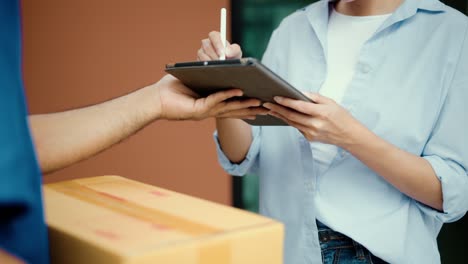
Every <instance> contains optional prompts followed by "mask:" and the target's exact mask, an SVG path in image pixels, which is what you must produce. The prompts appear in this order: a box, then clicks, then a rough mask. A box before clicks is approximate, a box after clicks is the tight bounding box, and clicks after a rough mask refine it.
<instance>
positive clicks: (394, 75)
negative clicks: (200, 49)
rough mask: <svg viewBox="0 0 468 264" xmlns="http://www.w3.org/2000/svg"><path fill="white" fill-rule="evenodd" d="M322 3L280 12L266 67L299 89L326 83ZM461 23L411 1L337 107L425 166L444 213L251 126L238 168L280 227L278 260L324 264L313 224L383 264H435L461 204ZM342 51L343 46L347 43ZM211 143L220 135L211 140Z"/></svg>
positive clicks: (464, 23)
mask: <svg viewBox="0 0 468 264" xmlns="http://www.w3.org/2000/svg"><path fill="white" fill-rule="evenodd" d="M330 8H331V4H330V1H329V0H323V1H320V2H317V3H314V4H312V5H310V6H308V7H307V8H305V9H303V10H301V11H298V12H296V13H294V14H292V15H291V16H289V17H287V18H286V19H285V20H284V21H283V22H282V23H281V25H280V26H279V28H278V29H277V30H275V31H274V33H273V35H272V37H271V40H270V43H269V45H268V48H267V51H266V52H265V54H264V58H263V62H264V63H265V64H266V65H267V66H268V67H269V68H271V69H272V70H273V71H275V72H276V73H277V74H279V75H280V76H281V77H283V78H284V79H286V80H287V81H288V82H290V83H291V84H292V85H294V86H295V87H296V88H298V89H299V90H303V91H312V92H318V90H319V88H320V87H321V85H322V83H323V81H324V79H325V77H326V74H327V72H326V69H327V67H326V61H327V58H326V54H327V52H326V49H327V25H328V16H329V13H330V10H331V9H330ZM467 29H468V19H467V18H466V16H464V15H462V14H461V13H459V12H458V11H456V10H454V9H452V8H450V7H448V6H445V5H444V4H442V3H440V2H439V1H437V0H406V1H405V2H404V3H403V4H402V5H401V6H400V7H399V8H398V9H397V10H395V12H394V13H393V14H392V15H391V16H390V17H389V18H388V19H387V20H386V21H385V22H384V23H383V24H382V25H381V27H380V28H379V29H378V30H377V32H376V33H375V34H374V35H373V36H372V37H371V38H370V39H369V40H368V41H367V42H366V43H365V44H364V46H363V47H362V50H361V52H360V55H359V59H358V63H357V65H356V72H355V75H354V77H353V79H352V81H351V83H350V85H349V87H348V89H347V92H346V94H345V95H344V97H343V100H342V106H343V107H344V108H345V109H347V110H348V111H349V112H350V113H351V114H352V115H353V116H354V117H355V118H356V119H358V120H359V121H360V122H361V123H363V124H364V125H365V126H366V127H367V128H369V129H370V130H372V131H373V132H374V133H375V134H377V135H378V136H380V137H381V138H383V139H385V140H386V141H388V142H390V143H392V144H394V145H395V146H397V147H399V148H401V149H403V150H405V151H408V152H410V153H412V154H414V155H418V156H421V157H423V158H424V159H426V160H427V161H428V162H429V163H430V164H431V165H432V168H433V169H434V171H435V173H436V175H437V176H438V178H439V179H440V181H441V184H442V191H443V212H439V211H437V210H434V209H432V208H429V207H427V206H425V205H423V204H421V203H419V202H418V201H416V200H413V199H411V198H410V197H408V196H406V195H405V194H403V193H401V192H400V191H399V190H398V189H396V188H395V187H393V186H392V185H391V184H389V183H388V182H386V181H385V180H384V179H383V178H382V177H380V176H379V175H377V174H376V173H375V172H374V171H372V170H371V169H369V168H368V167H367V166H366V165H365V164H363V163H362V162H360V161H359V160H358V159H356V158H355V157H353V156H352V155H351V154H350V153H348V152H346V151H345V150H343V149H339V151H338V153H337V154H336V156H335V158H334V159H333V160H332V161H331V163H330V164H329V166H328V168H327V169H326V170H325V171H323V172H318V170H317V167H316V166H315V165H314V153H312V151H311V148H310V144H309V142H308V141H307V140H306V139H305V138H304V137H303V136H302V134H301V133H299V132H298V131H297V130H296V129H295V128H292V127H252V133H253V142H252V144H251V146H250V149H249V151H248V154H247V156H246V158H245V160H244V161H242V162H241V163H240V164H233V163H231V162H230V161H229V160H228V159H227V157H226V156H225V155H224V153H223V152H222V150H221V149H220V147H219V144H218V154H219V161H220V163H221V164H222V166H223V167H224V169H225V170H226V171H227V172H228V173H229V174H232V175H244V174H246V173H254V174H256V175H258V177H259V182H260V197H259V202H260V212H261V213H262V214H264V215H266V216H269V217H272V218H275V219H278V220H280V221H282V222H283V223H284V224H285V226H286V238H285V263H288V264H290V263H320V262H321V252H320V246H319V241H318V236H317V226H316V218H317V216H320V219H319V220H320V221H321V222H323V223H325V224H326V225H328V226H329V227H331V228H332V229H334V230H336V231H338V232H341V233H344V234H345V235H347V236H349V237H351V238H352V239H354V240H356V241H357V242H359V243H361V244H363V245H364V246H365V247H366V248H368V249H369V250H370V251H371V252H372V253H373V254H374V255H376V256H378V257H380V258H382V259H383V260H385V261H387V262H390V263H440V256H439V253H438V248H437V241H436V237H437V235H438V233H439V231H440V228H441V226H442V224H443V223H444V222H449V221H455V220H457V219H459V218H461V217H462V216H463V215H464V214H465V213H466V211H467V209H468V176H467V168H468V140H467V137H466V131H468V122H467V121H468V119H467V117H466V112H467V111H466V110H467V103H466V101H468V39H467ZM343 47H344V48H346V44H345V43H344V44H343ZM215 140H216V142H218V140H217V135H216V133H215Z"/></svg>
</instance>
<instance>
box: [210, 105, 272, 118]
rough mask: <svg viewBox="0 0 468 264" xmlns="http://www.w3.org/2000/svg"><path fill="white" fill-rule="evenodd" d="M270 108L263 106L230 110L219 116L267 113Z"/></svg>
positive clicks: (238, 116) (244, 115) (231, 116)
mask: <svg viewBox="0 0 468 264" xmlns="http://www.w3.org/2000/svg"><path fill="white" fill-rule="evenodd" d="M268 112H269V111H268V110H266V109H265V108H263V107H253V108H246V109H240V110H234V111H229V112H225V113H220V114H218V115H217V117H221V118H244V117H246V116H256V115H266V114H268Z"/></svg>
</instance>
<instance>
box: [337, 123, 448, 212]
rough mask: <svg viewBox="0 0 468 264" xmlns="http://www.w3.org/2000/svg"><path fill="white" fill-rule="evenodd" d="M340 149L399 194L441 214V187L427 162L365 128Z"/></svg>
mask: <svg viewBox="0 0 468 264" xmlns="http://www.w3.org/2000/svg"><path fill="white" fill-rule="evenodd" d="M357 130H358V131H355V133H354V135H356V136H355V137H354V138H353V139H352V140H351V141H350V142H349V143H347V144H346V145H345V146H342V147H343V148H345V149H346V150H348V151H349V152H350V153H351V154H353V155H354V156H355V157H356V158H358V159H359V160H361V161H362V162H363V163H364V164H366V165H367V166H368V167H369V168H370V169H372V170H373V171H375V172H376V173H377V174H379V175H380V176H381V177H383V178H384V179H385V180H386V181H387V182H389V183H390V184H392V185H393V186H395V187H396V188H397V189H398V190H400V191H401V192H402V193H405V194H406V195H408V196H409V197H411V198H413V199H415V200H417V201H419V202H421V203H424V204H426V205H428V206H430V207H432V208H435V209H437V210H440V211H442V209H443V208H442V202H443V200H442V187H441V183H440V180H439V179H438V178H437V176H436V174H435V172H434V170H433V169H432V167H431V165H430V164H429V162H427V161H426V160H425V159H424V158H422V157H419V156H416V155H413V154H411V153H409V152H406V151H404V150H401V149H399V148H397V147H396V146H394V145H392V144H390V143H388V142H386V141H385V140H383V139H381V138H380V137H378V136H377V135H375V134H374V133H372V132H371V131H370V130H368V129H367V128H365V127H359V128H357Z"/></svg>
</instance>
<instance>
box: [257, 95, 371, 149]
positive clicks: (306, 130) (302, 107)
mask: <svg viewBox="0 0 468 264" xmlns="http://www.w3.org/2000/svg"><path fill="white" fill-rule="evenodd" d="M308 96H309V98H310V99H311V100H312V101H313V102H315V103H310V102H304V101H301V100H293V99H289V98H283V97H275V101H276V103H277V104H272V103H266V104H264V105H263V106H264V107H265V108H267V109H270V112H269V114H270V115H272V116H275V117H277V118H280V119H282V120H283V121H284V122H286V123H287V124H289V125H290V126H293V127H295V128H297V129H298V130H299V131H300V132H301V133H302V134H303V135H304V136H305V137H306V138H307V139H308V140H309V141H319V142H322V143H326V144H333V145H336V146H339V147H342V148H344V149H346V148H347V146H350V145H352V144H353V142H354V138H355V136H356V135H358V134H359V132H358V131H359V130H360V129H366V128H365V127H364V126H363V125H362V124H361V123H360V122H359V121H357V120H356V119H355V118H354V117H353V116H352V115H351V114H350V113H349V112H348V111H346V110H345V109H344V108H343V107H341V106H340V105H338V104H337V103H336V102H335V101H333V100H332V99H330V98H327V97H324V96H321V95H319V94H317V93H314V94H308Z"/></svg>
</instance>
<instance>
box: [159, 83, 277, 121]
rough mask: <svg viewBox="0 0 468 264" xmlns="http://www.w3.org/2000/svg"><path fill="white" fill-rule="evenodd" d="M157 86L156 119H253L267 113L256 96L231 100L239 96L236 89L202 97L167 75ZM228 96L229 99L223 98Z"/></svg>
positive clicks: (238, 91) (239, 91)
mask: <svg viewBox="0 0 468 264" xmlns="http://www.w3.org/2000/svg"><path fill="white" fill-rule="evenodd" d="M155 86H156V89H157V90H156V94H157V98H156V100H155V102H156V108H157V111H158V113H159V115H158V118H159V119H169V120H187V119H192V120H202V119H205V118H208V117H217V118H245V119H254V118H255V115H259V114H264V115H266V114H267V113H268V110H267V109H265V108H263V107H259V106H260V104H261V102H260V100H257V99H244V100H234V99H232V98H233V97H236V96H241V95H242V91H241V90H239V89H230V90H226V91H221V92H217V93H214V94H211V95H209V96H208V97H205V98H199V96H198V95H197V94H196V93H195V92H193V91H192V90H190V89H189V88H187V87H186V86H184V85H183V84H182V83H181V82H180V81H179V80H178V79H176V78H174V77H172V76H171V75H167V76H165V77H164V78H162V79H161V80H160V81H159V82H158V83H156V84H155ZM227 99H231V100H228V101H226V100H227Z"/></svg>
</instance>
